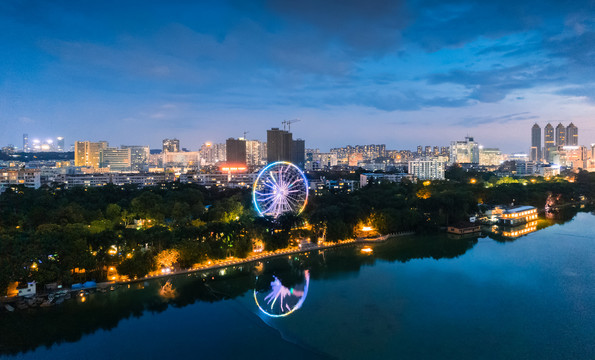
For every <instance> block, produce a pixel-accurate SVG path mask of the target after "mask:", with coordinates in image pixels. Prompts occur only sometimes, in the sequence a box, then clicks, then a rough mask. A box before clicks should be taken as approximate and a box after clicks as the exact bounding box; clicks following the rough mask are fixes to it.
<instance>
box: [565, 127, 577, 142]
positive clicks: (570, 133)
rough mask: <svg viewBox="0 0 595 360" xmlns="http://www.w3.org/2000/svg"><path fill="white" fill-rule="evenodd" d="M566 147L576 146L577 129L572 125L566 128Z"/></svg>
mask: <svg viewBox="0 0 595 360" xmlns="http://www.w3.org/2000/svg"><path fill="white" fill-rule="evenodd" d="M566 145H568V146H578V128H577V127H576V125H574V124H573V123H570V124H569V125H568V126H567V127H566Z"/></svg>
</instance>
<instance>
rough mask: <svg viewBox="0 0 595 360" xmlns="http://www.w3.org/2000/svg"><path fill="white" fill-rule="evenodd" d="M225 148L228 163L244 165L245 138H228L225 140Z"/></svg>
mask: <svg viewBox="0 0 595 360" xmlns="http://www.w3.org/2000/svg"><path fill="white" fill-rule="evenodd" d="M225 148H226V150H225V152H226V156H227V159H226V161H227V162H228V163H233V164H244V165H246V140H244V139H243V138H239V139H234V138H229V139H227V140H226V141H225Z"/></svg>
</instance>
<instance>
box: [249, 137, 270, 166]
mask: <svg viewBox="0 0 595 360" xmlns="http://www.w3.org/2000/svg"><path fill="white" fill-rule="evenodd" d="M263 148H264V150H263ZM263 155H264V156H263ZM265 159H266V143H263V142H261V141H258V140H246V165H248V166H259V165H264V164H265V163H266V160H265Z"/></svg>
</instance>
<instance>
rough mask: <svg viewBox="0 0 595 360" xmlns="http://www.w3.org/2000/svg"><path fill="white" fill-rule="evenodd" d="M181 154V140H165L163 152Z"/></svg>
mask: <svg viewBox="0 0 595 360" xmlns="http://www.w3.org/2000/svg"><path fill="white" fill-rule="evenodd" d="M166 151H169V152H179V151H180V140H178V139H163V152H166Z"/></svg>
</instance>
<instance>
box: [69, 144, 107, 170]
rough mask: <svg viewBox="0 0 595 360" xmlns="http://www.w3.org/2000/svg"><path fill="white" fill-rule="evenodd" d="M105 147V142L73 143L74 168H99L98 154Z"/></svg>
mask: <svg viewBox="0 0 595 360" xmlns="http://www.w3.org/2000/svg"><path fill="white" fill-rule="evenodd" d="M107 147H108V143H107V141H99V142H91V141H75V143H74V166H85V167H93V168H99V167H100V164H99V153H100V152H101V150H103V149H107Z"/></svg>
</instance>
